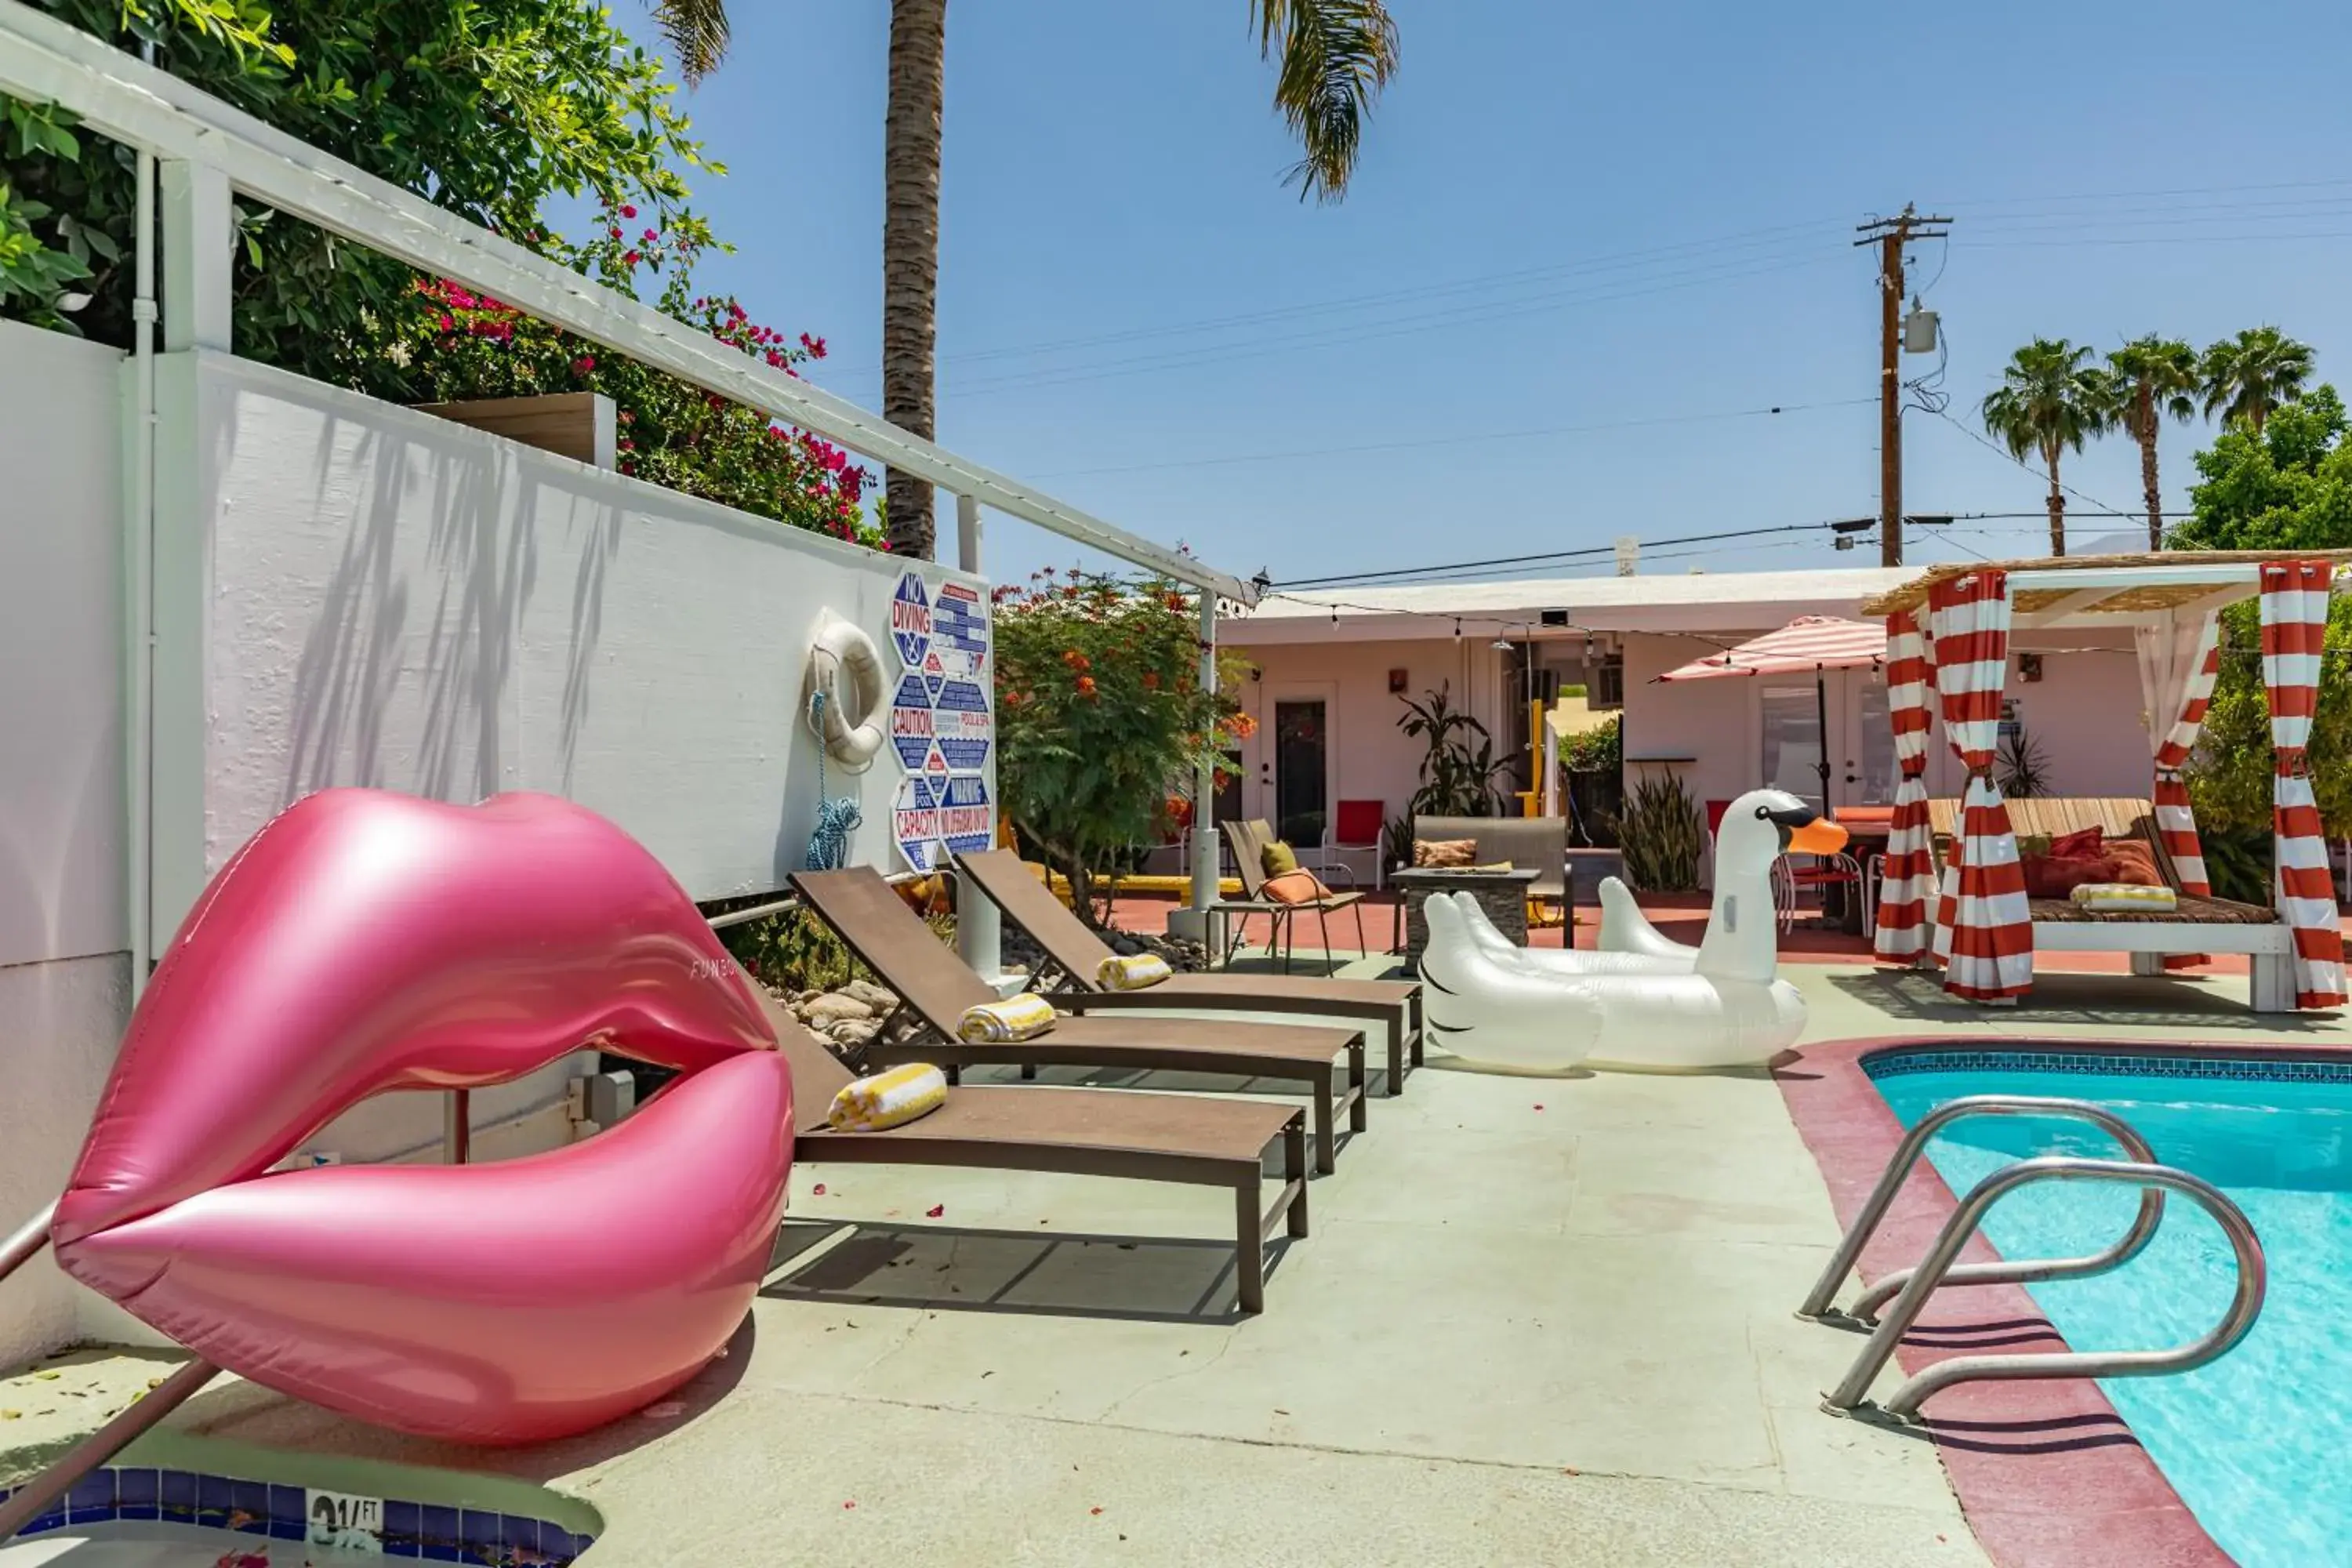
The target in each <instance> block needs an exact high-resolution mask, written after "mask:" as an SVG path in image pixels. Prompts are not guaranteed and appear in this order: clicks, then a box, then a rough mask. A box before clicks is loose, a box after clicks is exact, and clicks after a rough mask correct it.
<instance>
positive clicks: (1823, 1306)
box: [1798, 1094, 2268, 1421]
mask: <svg viewBox="0 0 2352 1568" xmlns="http://www.w3.org/2000/svg"><path fill="white" fill-rule="evenodd" d="M1975 1116H2041V1117H2051V1118H2059V1119H2063V1120H2068V1121H2086V1122H2089V1123H2091V1124H2092V1125H2094V1126H2096V1127H2099V1128H2102V1129H2104V1130H2105V1131H2106V1132H2107V1133H2108V1134H2109V1135H2111V1136H2112V1137H2113V1138H2114V1139H2115V1140H2116V1142H2118V1143H2120V1144H2121V1145H2122V1146H2123V1148H2124V1152H2126V1153H2127V1154H2129V1155H2130V1156H2131V1158H2130V1159H2128V1160H2093V1159H2084V1158H2081V1157H2078V1156H2071V1155H2043V1156H2042V1157H2040V1158H2037V1159H2031V1160H2021V1161H2020V1162H2018V1163H2015V1164H2013V1165H2005V1166H2003V1167H2002V1168H2001V1169H2000V1170H1998V1171H1995V1172H1994V1173H1992V1174H1990V1175H1989V1176H1987V1177H1985V1179H1984V1180H1982V1181H1980V1182H1979V1183H1978V1184H1976V1185H1975V1186H1974V1187H1973V1188H1971V1189H1969V1194H1968V1195H1967V1196H1966V1197H1965V1198H1963V1199H1961V1200H1960V1203H1959V1206H1958V1208H1956V1209H1955V1210H1954V1211H1953V1213H1952V1216H1951V1218H1950V1219H1948V1220H1947V1221H1946V1222H1945V1223H1944V1227H1943V1229H1942V1230H1941V1231H1939V1232H1937V1237H1936V1240H1935V1244H1934V1245H1933V1246H1932V1247H1929V1248H1928V1249H1927V1257H1926V1258H1922V1259H1921V1260H1920V1261H1919V1262H1918V1264H1917V1265H1916V1266H1915V1267H1913V1268H1906V1269H1899V1270H1897V1271H1896V1272H1895V1273H1893V1274H1890V1275H1888V1276H1887V1277H1886V1278H1885V1279H1882V1280H1880V1281H1879V1282H1878V1284H1877V1285H1876V1286H1874V1287H1873V1288H1872V1289H1869V1290H1866V1291H1864V1293H1863V1294H1862V1295H1861V1296H1860V1297H1858V1298H1856V1300H1855V1301H1854V1305H1853V1308H1852V1309H1851V1310H1849V1311H1848V1312H1846V1313H1842V1314H1833V1313H1832V1311H1831V1310H1830V1301H1831V1299H1832V1297H1834V1296H1835V1295H1836V1293H1837V1289H1838V1286H1839V1285H1840V1284H1842V1283H1843V1281H1844V1279H1845V1277H1846V1275H1847V1274H1848V1273H1849V1272H1850V1271H1851V1270H1852V1269H1853V1266H1854V1263H1855V1261H1856V1260H1857V1259H1858V1258H1860V1257H1861V1256H1862V1249H1863V1247H1864V1245H1865V1244H1866V1243H1867V1242H1868V1241H1869V1239H1870V1237H1871V1236H1872V1235H1873V1234H1874V1233H1875V1232H1876V1230H1877V1229H1878V1226H1879V1224H1880V1222H1881V1221H1883V1220H1884V1219H1885V1216H1886V1211H1887V1209H1888V1207H1889V1206H1891V1205H1893V1203H1894V1201H1895V1193H1896V1192H1897V1191H1898V1190H1900V1189H1901V1187H1902V1185H1903V1182H1904V1178H1905V1177H1906V1176H1908V1175H1909V1174H1910V1173H1911V1170H1912V1168H1913V1167H1914V1166H1915V1165H1916V1164H1917V1163H1918V1161H1919V1156H1920V1154H1921V1153H1922V1152H1924V1151H1925V1150H1926V1148H1927V1140H1928V1139H1930V1138H1931V1137H1933V1136H1934V1135H1935V1134H1936V1133H1937V1132H1938V1131H1941V1130H1943V1129H1944V1128H1946V1127H1948V1126H1950V1125H1951V1124H1952V1123H1953V1122H1955V1121H1962V1120H1965V1119H1967V1118H1969V1117H1975ZM2050 1181H2056V1182H2104V1183H2110V1184H2121V1185H2127V1186H2136V1187H2137V1188H2139V1189H2140V1205H2139V1211H2138V1213H2137V1215H2134V1216H2133V1219H2132V1224H2131V1227H2130V1228H2129V1229H2128V1230H2126V1232H2125V1233H2124V1236H2123V1237H2122V1239H2121V1240H2119V1241H2117V1242H2116V1244H2115V1245H2114V1246H2113V1247H2108V1248H2107V1249H2106V1250H2105V1251H2104V1252H2099V1253H2095V1254H2094V1255H2092V1256H2090V1257H2087V1258H2041V1259H2033V1260H2027V1261H2018V1262H2011V1261H2007V1260H2004V1261H2001V1262H1998V1263H1979V1264H1958V1263H1957V1261H1956V1260H1957V1259H1958V1257H1959V1255H1960V1252H1961V1249H1962V1248H1964V1247H1967V1246H1968V1244H1969V1239H1970V1238H1971V1237H1974V1236H1975V1235H1976V1233H1977V1229H1978V1226H1980V1225H1981V1224H1982V1223H1983V1221H1984V1216H1985V1214H1986V1211H1988V1210H1990V1208H1991V1207H1992V1205H1994V1204H1996V1203H1998V1202H2000V1199H2002V1198H2003V1197H2006V1196H2007V1195H2008V1194H2011V1193H2012V1192H2014V1191H2016V1190H2017V1189H2018V1188H2020V1187H2022V1186H2027V1185H2030V1184H2033V1183H2036V1182H2050ZM2168 1192H2175V1193H2179V1194H2182V1195H2184V1196H2186V1197H2188V1198H2189V1199H2190V1200H2191V1201H2193V1202H2194V1203H2196V1204H2197V1205H2198V1206H2200V1208H2202V1209H2204V1210H2205V1211H2206V1212H2207V1213H2208V1214H2210V1215H2212V1216H2213V1218H2214V1220H2215V1222H2216V1223H2217V1224H2219V1225H2220V1226H2221V1230H2222V1234H2224V1235H2225V1236H2227V1237H2229V1239H2230V1246H2231V1251H2232V1252H2233V1253H2235V1255H2236V1259H2237V1274H2238V1288H2237V1290H2236V1292H2235V1293H2234V1294H2233V1295H2232V1296H2231V1301H2230V1307H2229V1310H2227V1311H2225V1312H2224V1313H2222V1315H2221V1321H2219V1322H2217V1323H2215V1324H2214V1326H2213V1327H2212V1329H2211V1330H2210V1331H2208V1332H2206V1333H2205V1334H2204V1335H2202V1336H2201V1337H2200V1338H2198V1339H2196V1340H2193V1341H2191V1342H2189V1343H2187V1344H2184V1345H2177V1346H2174V1347H2172V1348H2171V1349H2168V1350H2156V1351H2097V1352H2074V1351H2069V1352H2062V1353H2057V1354H2042V1355H1974V1356H1954V1357H1951V1358H1950V1359H1948V1360H1946V1361H1941V1362H1937V1363H1936V1364H1935V1365H1933V1366H1931V1367H1928V1368H1927V1370H1926V1371H1924V1372H1922V1373H1918V1374H1917V1375H1916V1376H1914V1377H1912V1378H1910V1379H1908V1380H1906V1382H1905V1383H1904V1384H1902V1385H1901V1386H1899V1387H1898V1388H1896V1389H1895V1392H1894V1393H1893V1394H1890V1395H1888V1396H1887V1398H1886V1400H1885V1402H1884V1403H1883V1404H1882V1405H1879V1406H1878V1408H1879V1410H1880V1412H1881V1413H1882V1414H1884V1415H1888V1416H1891V1417H1893V1418H1895V1419H1896V1420H1900V1421H1909V1420H1914V1419H1916V1417H1917V1415H1918V1413H1919V1406H1920V1405H1921V1404H1922V1403H1923V1402H1924V1401H1926V1399H1927V1397H1928V1395H1930V1394H1936V1393H1937V1392H1939V1391H1941V1390H1943V1389H1946V1388H1949V1387H1950V1386H1951V1385H1952V1384H1956V1383H1970V1382H1977V1381H1980V1380H1985V1379H2021V1378H2049V1377H2153V1376H2158V1375H2161V1374H2165V1373H2179V1372H2190V1371H2193V1370H2195V1369H2196V1368H2198V1367H2200V1366H2203V1365H2205V1364H2206V1363H2209V1362H2212V1361H2215V1360H2217V1359H2219V1358H2220V1357H2221V1356H2223V1355H2225V1354H2227V1353H2228V1352H2230V1351H2231V1349H2233V1348H2234V1347H2235V1346H2236V1345H2237V1343H2238V1342H2239V1341H2241V1340H2242V1339H2244V1338H2245V1337H2246V1334H2247V1332H2248V1331H2250V1330H2252V1328H2253V1326H2254V1320H2255V1319H2256V1318H2258V1317H2259V1316H2261V1314H2262V1310H2263V1291H2264V1289H2265V1288H2266V1284H2267V1279H2268V1270H2267V1267H2266V1264H2265V1261H2264V1258H2263V1246H2262V1242H2261V1239H2260V1238H2259V1237H2256V1236H2255V1234H2254V1227H2253V1226H2252V1223H2251V1222H2249V1221H2248V1220H2247V1218H2246V1216H2245V1214H2244V1211H2242V1210H2241V1209H2240V1208H2239V1207H2238V1205H2236V1204H2233V1203H2231V1201H2230V1199H2229V1198H2228V1197H2227V1196H2226V1195H2224V1194H2222V1193H2221V1190H2220V1189H2219V1188H2217V1187H2215V1186H2213V1185H2212V1184H2210V1183H2209V1182H2206V1181H2204V1180H2203V1179H2201V1178H2200V1177H2197V1176H2193V1175H2190V1174H2189V1173H2188V1172H2186V1171H2181V1170H2176V1169H2174V1168H2173V1167H2172V1166H2169V1165H2160V1164H2158V1163H2156V1160H2155V1157H2154V1155H2153V1154H2152V1152H2150V1150H2149V1148H2148V1145H2147V1140H2146V1139H2145V1138H2142V1137H2141V1136H2140V1135H2139V1133H2138V1131H2137V1130H2136V1129H2135V1128H2133V1127H2132V1126H2131V1124H2130V1123H2129V1122H2126V1121H2124V1120H2123V1119H2122V1118H2121V1117H2119V1116H2117V1115H2116V1113H2115V1112H2113V1111H2111V1110H2105V1108H2103V1107H2100V1106H2096V1105H2094V1104H2092V1103H2090V1102H2089V1101H2088V1100H2053V1099H2042V1098H2039V1097H2036V1096H2031V1095H1992V1094H1987V1095H1971V1096H1969V1097H1967V1098H1965V1099H1961V1100H1951V1101H1948V1103H1946V1104H1943V1105H1940V1106H1937V1108H1936V1109H1935V1110H1932V1111H1930V1112H1928V1113H1927V1115H1926V1116H1924V1117H1922V1118H1920V1120H1919V1121H1918V1123H1917V1125H1916V1126H1914V1127H1913V1128H1912V1129H1911V1131H1909V1132H1908V1133H1907V1134H1906V1136H1905V1137H1904V1140H1903V1142H1901V1143H1900V1144H1899V1145H1897V1146H1896V1148H1895V1154H1894V1157H1893V1158H1892V1159H1890V1160H1889V1161H1888V1162H1887V1165H1886V1170H1885V1173H1884V1174H1883V1175H1881V1176H1880V1177H1879V1179H1878V1185H1877V1186H1876V1187H1874V1189H1872V1191H1871V1194H1870V1197H1869V1200H1868V1201H1867V1202H1865V1203H1864V1205H1863V1207H1862V1212H1861V1213H1860V1214H1858V1215H1855V1216H1854V1222H1853V1226H1851V1227H1850V1228H1849V1229H1848V1230H1847V1232H1846V1235H1845V1237H1844V1239H1843V1241H1841V1242H1840V1243H1839V1244H1838V1249H1837V1251H1836V1253H1835V1254H1833V1255H1832V1257H1831V1258H1830V1261H1829V1264H1828V1266H1827V1267H1826V1268H1824V1269H1823V1270H1822V1277H1821V1279H1819V1280H1817V1281H1815V1283H1814V1285H1813V1289H1812V1291H1811V1294H1809V1295H1808V1296H1807V1297H1806V1298H1805V1302H1804V1305H1803V1306H1801V1308H1799V1309H1798V1315H1799V1316H1800V1317H1806V1318H1812V1319H1815V1320H1819V1321H1826V1320H1828V1319H1830V1318H1831V1317H1832V1316H1835V1317H1839V1318H1842V1319H1843V1320H1845V1321H1855V1322H1863V1323H1868V1322H1870V1321H1872V1320H1873V1317H1874V1314H1875V1313H1876V1312H1877V1310H1878V1309H1879V1308H1880V1307H1881V1306H1883V1305H1885V1302H1886V1300H1888V1298H1890V1297H1892V1298H1893V1299H1894V1305H1893V1306H1892V1307H1891V1308H1889V1309H1888V1310H1886V1312H1885V1316H1884V1317H1883V1318H1878V1319H1877V1320H1876V1327H1875V1330H1874V1332H1873V1333H1872V1334H1871V1336H1870V1341H1869V1342H1868V1343H1867V1344H1865V1345H1864V1346H1863V1349H1862V1353H1861V1354H1860V1355H1859V1356H1858V1357H1856V1358H1855V1360H1854V1363H1853V1367H1852V1368H1851V1369H1849V1370H1848V1372H1847V1373H1846V1375H1845V1378H1844V1380H1843V1382H1841V1383H1840V1384H1838V1385H1837V1387H1836V1388H1834V1389H1833V1390H1832V1391H1831V1392H1830V1394H1828V1395H1827V1396H1826V1398H1825V1400H1824V1403H1823V1407H1824V1408H1825V1409H1828V1410H1830V1411H1832V1412H1834V1413H1840V1414H1843V1413H1844V1412H1847V1411H1851V1410H1854V1409H1856V1408H1858V1407H1859V1406H1861V1405H1864V1404H1866V1403H1867V1402H1868V1394H1869V1392H1870V1385H1871V1384H1872V1383H1873V1382H1874V1381H1875V1380H1876V1379H1877V1376H1878V1374H1879V1373H1880V1372H1881V1371H1882V1370H1883V1369H1884V1368H1885V1365H1886V1363H1887V1362H1888V1361H1889V1360H1890V1359H1891V1358H1892V1357H1893V1356H1894V1354H1895V1348H1896V1347H1897V1346H1898V1345H1899V1344H1900V1343H1901V1342H1902V1340H1903V1336H1904V1335H1905V1334H1906V1333H1908V1332H1909V1331H1910V1329H1911V1325H1912V1324H1913V1323H1914V1322H1916V1321H1917V1320H1918V1317H1919V1313H1920V1311H1921V1310H1923V1309H1924V1308H1925V1307H1926V1306H1927V1298H1928V1297H1929V1296H1931V1295H1933V1294H1934V1293H1935V1292H1936V1291H1937V1290H1938V1289H1942V1288H1943V1287H1944V1286H1946V1285H1988V1284H1993V1283H1996V1282H2012V1281H2025V1280H2039V1279H2080V1278H2083V1277H2084V1276H2086V1275H2092V1274H2104V1273H2105V1272H2107V1271H2108V1270H2109V1269H2112V1268H2119V1267H2121V1266H2122V1265H2123V1264H2125V1263H2127V1262H2129V1261H2130V1260H2131V1259H2132V1258H2136V1257H2137V1256H2138V1255H2139V1253H2140V1252H2141V1250H2142V1249H2143V1248H2145V1247H2147V1244H2148V1242H2149V1241H2150V1240H2151V1239H2152V1238H2153V1237H2154V1236H2155V1234H2156V1227H2157V1226H2158V1224H2159V1223H2160V1222H2161V1221H2162V1219H2163V1217H2164V1194H2166V1193H2168Z"/></svg>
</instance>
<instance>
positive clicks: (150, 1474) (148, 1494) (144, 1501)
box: [114, 1469, 163, 1519]
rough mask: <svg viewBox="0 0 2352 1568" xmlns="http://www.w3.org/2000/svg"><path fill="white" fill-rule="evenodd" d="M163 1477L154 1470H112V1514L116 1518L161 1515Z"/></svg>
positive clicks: (151, 1517)
mask: <svg viewBox="0 0 2352 1568" xmlns="http://www.w3.org/2000/svg"><path fill="white" fill-rule="evenodd" d="M162 1504H163V1478H162V1476H161V1474H160V1473H159V1472H157V1471H154V1470H136V1469H133V1470H117V1471H115V1472H114V1516H115V1517H116V1518H117V1519H160V1518H162V1517H163V1506H162Z"/></svg>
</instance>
